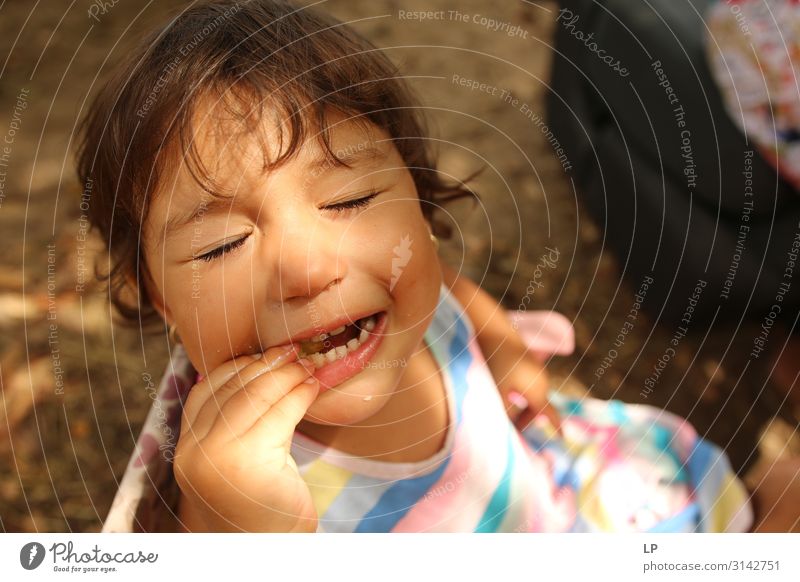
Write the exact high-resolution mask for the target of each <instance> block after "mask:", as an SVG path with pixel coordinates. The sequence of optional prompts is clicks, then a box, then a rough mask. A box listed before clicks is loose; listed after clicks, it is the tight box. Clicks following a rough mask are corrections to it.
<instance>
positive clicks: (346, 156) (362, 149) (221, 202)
mask: <svg viewBox="0 0 800 582" xmlns="http://www.w3.org/2000/svg"><path fill="white" fill-rule="evenodd" d="M333 153H334V155H335V159H334V158H332V157H331V155H330V154H329V153H327V152H326V155H321V156H319V157H317V159H315V160H313V161H312V162H311V163H310V164H309V166H308V167H309V171H310V174H311V177H312V178H313V179H316V178H319V177H321V176H323V175H325V174H327V173H329V172H331V171H333V170H336V169H341V168H342V167H343V166H344V168H345V169H350V168H353V167H356V166H359V165H369V164H375V163H378V162H382V161H384V160H385V159H386V158H387V157H388V154H387V153H386V152H385V151H383V150H381V149H380V148H377V147H375V146H374V145H363V143H359V144H356V145H348V146H346V147H344V148H341V149H339V150H336V151H334V152H333ZM203 190H204V191H208V192H212V191H211V190H206V189H205V188H204V189H203ZM235 201H236V197H235V196H226V195H223V194H220V193H217V192H213V197H211V198H203V199H202V200H201V201H200V202H199V203H198V204H197V206H195V207H194V208H193V209H192V210H191V212H190V213H189V214H187V215H178V216H173V217H171V218H169V219H168V220H167V222H166V224H165V225H164V236H165V238H169V237H170V236H171V235H173V234H175V233H176V232H177V231H178V230H180V229H182V228H184V227H186V226H187V225H189V224H191V223H192V222H195V221H197V220H198V218H201V217H203V216H205V215H207V214H219V213H220V212H222V211H229V210H231V209H232V208H233V206H235Z"/></svg>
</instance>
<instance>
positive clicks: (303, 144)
mask: <svg viewBox="0 0 800 582" xmlns="http://www.w3.org/2000/svg"><path fill="white" fill-rule="evenodd" d="M417 110H418V108H417V106H416V105H415V104H414V101H413V100H412V99H411V97H410V96H409V93H408V91H407V89H406V88H405V86H404V85H403V83H402V82H401V81H400V80H399V77H398V74H397V72H396V71H395V69H394V68H393V67H392V65H391V64H390V63H389V61H388V60H387V59H386V58H385V57H384V56H383V55H382V54H381V53H380V52H378V51H377V50H375V49H374V47H372V46H371V45H370V44H369V43H368V42H366V41H365V40H363V39H361V38H360V37H358V36H357V35H356V34H355V33H354V32H353V31H352V30H350V29H349V28H347V27H346V26H342V25H341V24H340V23H338V22H336V21H335V20H333V19H331V18H328V17H324V16H320V15H317V14H315V13H312V12H311V11H309V10H306V9H302V8H296V7H293V6H291V5H288V4H285V3H283V2H279V1H270V0H252V1H251V2H247V3H242V4H236V3H233V2H229V1H215V2H209V3H206V4H204V5H201V6H194V7H192V8H190V9H188V10H186V11H185V12H183V13H181V15H180V16H178V17H177V18H176V19H175V20H174V21H172V22H171V23H170V25H169V26H168V27H167V28H166V29H165V30H163V31H159V32H158V33H157V34H154V35H152V36H151V37H150V38H148V39H146V41H145V42H144V43H143V44H142V45H141V46H140V47H139V48H138V49H137V50H135V51H133V52H132V54H131V55H130V57H129V60H128V61H127V62H126V63H124V64H123V65H122V66H121V67H119V68H118V70H117V74H116V76H115V77H114V79H112V81H111V82H110V83H109V84H108V85H107V86H106V87H105V88H104V89H103V90H102V91H101V92H100V94H99V96H98V98H97V101H96V102H95V105H94V107H93V108H92V110H91V113H90V115H89V117H88V118H87V120H86V121H85V123H84V125H83V128H82V132H83V133H82V136H83V140H82V142H81V151H80V155H79V174H80V177H81V179H82V180H83V181H84V182H88V181H90V180H91V183H92V184H93V190H92V191H93V195H92V196H93V197H92V203H91V210H90V212H91V220H92V223H93V225H94V226H95V227H96V228H98V229H99V231H100V233H101V235H102V236H103V237H105V241H106V243H107V244H108V248H109V251H110V254H111V261H112V265H113V268H112V270H111V271H110V274H109V277H110V290H111V296H112V300H113V301H114V304H115V305H116V306H117V308H118V309H119V310H120V312H121V313H122V314H123V315H126V316H127V317H129V318H130V319H131V320H132V321H136V322H137V323H138V322H140V321H141V322H148V321H154V320H155V321H157V320H158V319H162V320H163V321H164V322H166V324H167V325H168V326H169V329H170V336H171V337H172V338H173V339H174V340H175V341H176V342H178V338H177V336H179V338H180V340H179V343H177V345H176V346H175V350H174V352H173V354H172V358H171V362H170V368H169V370H168V373H167V374H166V375H165V377H164V379H163V381H162V383H161V385H160V387H159V394H158V398H157V399H156V400H155V402H154V405H153V408H152V410H151V411H150V413H149V415H148V417H147V420H146V423H145V428H144V430H143V432H142V435H141V437H140V438H139V441H138V443H137V447H136V451H135V453H134V456H133V458H132V459H131V462H130V463H129V466H128V469H127V471H126V474H125V476H124V478H123V480H122V483H121V484H120V490H119V492H118V494H117V497H116V498H115V501H114V504H113V506H112V509H111V513H110V515H109V517H108V519H107V520H106V522H105V524H104V531H132V530H134V529H137V530H145V531H169V530H174V531H278V532H295V531H302V532H314V531H326V532H329V531H334V532H374V531H485V532H495V531H506V532H512V531H517V532H530V531H745V530H747V529H748V528H749V527H750V526H751V522H752V515H751V509H750V506H749V504H748V500H747V495H746V493H745V490H744V488H743V487H742V485H741V483H740V482H739V481H738V480H737V479H736V477H735V476H734V475H733V474H732V472H731V471H730V468H729V465H728V462H727V459H726V458H725V456H724V455H723V454H722V453H721V452H720V451H719V450H718V449H717V448H716V447H715V446H713V445H711V444H709V443H707V442H705V441H704V440H703V439H701V438H699V437H698V435H697V434H696V433H695V432H694V431H693V430H692V428H691V427H690V426H689V425H688V424H687V423H685V422H684V421H683V420H681V419H679V418H677V417H675V416H673V415H671V414H669V413H666V412H663V411H659V410H656V409H653V408H649V407H645V406H637V405H631V406H625V405H622V404H620V403H619V402H600V401H595V400H589V399H583V400H574V399H569V398H565V397H563V396H561V395H558V394H553V395H551V397H550V404H547V403H546V397H545V396H546V395H545V389H546V386H547V383H546V381H545V376H544V372H543V370H542V369H541V366H540V364H539V361H538V360H537V359H536V358H535V357H534V355H533V353H532V352H531V351H530V349H529V348H531V347H536V346H538V347H540V348H543V349H544V348H545V347H546V346H545V345H544V343H543V342H542V341H541V339H539V340H536V338H535V337H534V338H533V340H536V341H530V340H531V336H530V332H531V331H532V330H531V329H528V330H527V332H526V334H523V335H526V337H527V338H528V340H529V341H528V342H525V341H523V339H522V337H520V335H519V334H518V333H517V331H516V330H515V327H517V326H516V325H512V322H511V321H510V320H509V319H508V318H507V316H506V314H505V313H504V311H503V310H502V309H500V307H499V306H498V305H497V304H496V303H495V302H494V301H493V300H491V299H490V298H489V297H488V296H487V295H486V294H485V293H483V292H481V291H479V290H478V289H477V288H476V287H475V286H474V285H473V284H471V283H470V282H469V281H467V280H465V279H463V278H459V277H458V276H457V275H455V274H454V273H453V272H452V271H450V270H449V269H447V268H444V269H441V268H440V263H439V261H438V258H437V254H436V243H435V240H436V239H435V236H434V234H443V233H444V234H446V232H445V229H444V226H443V224H441V223H440V222H438V221H437V220H436V214H435V211H436V210H437V209H438V208H439V207H440V205H441V204H442V203H444V202H446V201H448V200H451V199H453V198H457V197H466V196H470V195H471V194H470V192H469V191H468V190H466V189H465V188H464V187H463V186H459V185H449V184H446V183H445V182H444V181H443V180H442V179H441V177H440V176H439V174H437V172H436V166H435V163H434V161H433V159H432V157H431V154H430V153H429V149H428V143H427V142H426V139H425V133H424V131H423V128H422V125H421V123H420V121H419V119H418V117H417ZM131 289H133V290H137V291H138V294H139V295H138V297H137V300H136V301H135V303H134V304H133V305H132V304H131V302H130V301H129V300H126V298H125V297H126V295H125V294H126V293H127V292H128V291H129V290H131ZM459 299H460V301H459ZM519 321H520V322H522V323H524V324H527V323H530V322H529V321H528V320H526V319H524V318H523V317H522V315H520V320H519ZM553 322H556V323H558V319H557V318H556V317H555V316H550V317H548V318H546V321H545V324H544V325H540V326H539V328H538V332H537V333H538V334H539V335H540V336H541V337H544V336H546V335H547V334H548V333H550V332H551V331H552V330H553V329H556V332H557V331H558V330H557V325H556V326H554V324H553ZM553 339H554V341H553V345H551V346H550V350H549V351H550V352H551V353H552V352H557V351H558V350H559V349H560V350H561V351H562V352H563V351H564V346H565V345H566V344H568V343H569V341H570V336H569V334H565V333H563V332H562V333H556V334H555V336H554V338H553ZM545 343H546V342H545ZM559 345H560V347H559ZM487 359H488V362H487ZM520 398H522V399H523V400H524V401H525V402H526V404H529V405H530V410H531V411H533V412H538V411H544V412H546V413H547V414H543V415H539V416H538V417H537V418H536V420H535V421H534V422H529V421H530V419H531V415H530V414H529V415H527V416H519V410H518V409H517V410H515V411H512V412H511V413H510V414H511V416H512V417H514V418H516V420H517V421H518V422H517V426H516V427H515V425H514V424H513V423H512V420H511V419H509V418H508V415H507V410H509V409H512V408H513V407H512V406H511V404H512V403H515V402H518V401H519V400H520ZM549 406H553V407H554V408H555V409H556V411H557V413H558V416H560V418H561V421H560V432H559V430H558V429H557V428H556V427H557V426H558V422H557V421H556V416H557V415H556V414H555V413H554V410H552V409H550V408H549ZM518 408H521V407H518ZM518 429H520V430H518Z"/></svg>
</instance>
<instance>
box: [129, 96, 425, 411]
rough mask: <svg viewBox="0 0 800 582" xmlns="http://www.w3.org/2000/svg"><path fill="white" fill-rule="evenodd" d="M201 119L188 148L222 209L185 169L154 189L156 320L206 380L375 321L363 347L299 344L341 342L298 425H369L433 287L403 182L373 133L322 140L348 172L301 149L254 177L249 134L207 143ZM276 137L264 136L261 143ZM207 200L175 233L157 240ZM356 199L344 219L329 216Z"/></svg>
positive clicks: (404, 174) (256, 159)
mask: <svg viewBox="0 0 800 582" xmlns="http://www.w3.org/2000/svg"><path fill="white" fill-rule="evenodd" d="M211 111H212V115H210V116H209V117H208V119H209V120H211V119H213V121H207V122H205V124H204V122H203V121H202V119H204V118H200V119H201V121H199V122H198V123H199V128H198V129H197V130H196V137H195V139H196V144H197V147H198V151H199V152H200V154H201V156H202V160H203V163H204V165H205V167H206V168H207V169H208V170H209V172H211V173H212V175H214V177H215V182H216V183H217V184H221V185H223V187H224V188H226V189H227V190H226V192H225V194H226V195H228V196H231V195H232V196H233V200H232V204H231V201H230V200H225V201H224V205H223V206H221V207H216V208H215V207H213V204H215V203H216V200H214V199H213V198H211V197H210V196H209V195H208V194H206V193H205V192H203V191H202V190H201V189H200V187H199V186H198V185H197V183H196V182H195V181H194V180H193V179H192V177H191V176H190V174H189V172H188V170H187V168H186V167H185V165H182V166H181V167H180V169H179V170H178V171H177V173H176V174H175V175H173V176H169V177H167V178H166V179H165V180H164V182H163V186H162V188H161V190H160V192H159V194H158V195H157V196H156V197H155V198H154V200H153V203H152V205H151V208H150V212H149V216H148V219H147V222H146V224H145V227H144V229H143V230H144V233H143V237H144V249H145V257H146V261H147V265H148V268H149V270H150V274H151V276H152V279H153V281H154V285H155V287H156V288H155V289H152V290H151V293H150V295H151V296H152V297H153V301H154V303H155V304H156V308H157V309H158V310H159V311H160V312H161V313H162V315H163V316H164V317H165V319H166V320H167V321H168V323H170V324H174V325H175V326H176V328H177V331H178V334H179V335H180V337H181V341H182V342H183V344H184V346H185V347H186V350H187V352H188V355H189V358H190V360H191V362H192V364H193V365H194V367H195V368H196V369H197V370H198V371H199V372H200V373H201V374H203V375H204V376H205V375H207V374H208V373H209V372H210V371H211V370H213V369H215V368H216V367H218V366H219V365H220V364H222V363H223V362H225V361H227V360H230V359H232V358H234V357H237V356H240V355H245V354H252V353H259V352H263V351H266V349H267V348H269V347H272V346H277V345H282V344H286V343H289V342H290V341H292V340H298V339H299V338H308V337H310V336H319V335H320V334H322V333H323V332H328V331H331V330H332V329H334V328H335V327H337V326H338V325H339V323H342V322H344V323H361V324H363V323H364V322H363V321H359V320H360V318H362V317H363V316H367V315H370V314H376V313H380V314H382V315H378V316H377V317H376V318H375V322H376V326H375V327H374V328H373V330H372V333H367V335H366V341H364V342H363V343H362V342H361V341H357V342H355V343H354V342H352V341H350V340H352V339H354V338H355V339H357V340H363V339H364V338H365V336H364V335H362V333H361V331H360V330H359V329H358V328H357V327H355V326H348V327H347V328H346V331H345V332H342V334H341V336H342V337H338V339H335V338H337V336H331V337H329V338H328V339H327V340H322V343H321V344H320V343H316V344H310V345H309V344H304V346H305V350H306V351H307V352H311V351H315V350H316V351H318V352H320V353H323V354H324V353H325V352H328V351H330V350H331V349H335V345H338V344H339V343H341V342H342V340H343V339H346V338H349V340H348V344H349V345H345V348H344V349H346V350H347V351H346V354H347V355H345V356H343V357H342V353H343V352H342V349H341V348H340V349H339V352H338V353H337V354H336V356H337V360H336V361H334V362H333V363H327V362H328V359H326V357H325V356H322V361H324V362H326V364H325V365H323V366H322V367H321V368H318V369H317V371H316V373H315V375H316V376H317V378H318V379H319V380H320V385H321V390H320V395H319V396H318V398H317V400H316V401H315V403H314V404H313V405H312V406H311V408H310V409H309V411H308V413H307V414H306V419H307V420H309V421H312V422H318V423H322V424H353V423H355V422H359V421H360V420H363V419H366V418H368V417H369V416H371V415H373V414H374V413H375V412H377V411H378V410H379V409H380V408H381V407H382V406H383V405H384V404H385V403H386V401H387V400H388V398H389V396H391V394H392V393H393V392H394V390H395V388H396V386H397V384H398V382H399V380H400V378H401V376H402V374H403V373H404V370H405V366H406V363H407V362H408V361H409V359H410V357H411V355H412V353H413V352H414V351H416V350H417V349H418V348H419V346H420V341H421V339H422V337H423V334H424V332H425V330H426V329H427V327H428V324H429V322H430V320H431V318H432V316H433V312H434V310H435V307H436V304H437V300H438V295H439V287H440V284H441V274H440V270H439V263H438V259H437V256H436V252H435V249H434V248H433V245H432V244H431V241H430V236H429V235H430V232H429V229H428V225H427V223H426V221H425V220H424V218H423V214H422V211H421V208H420V202H419V199H418V196H417V191H416V188H415V186H414V182H413V180H412V178H411V175H410V173H409V171H408V169H407V168H406V167H405V165H404V163H403V160H402V158H401V156H400V155H399V153H398V152H397V150H396V149H395V148H394V146H393V145H392V143H391V141H389V140H388V136H387V135H386V134H385V133H383V132H382V131H381V130H379V129H378V128H377V127H374V126H373V127H371V128H370V130H369V131H368V132H367V131H364V129H363V128H359V127H358V126H357V125H355V124H354V123H342V124H339V125H336V126H335V127H334V128H333V129H332V132H331V143H332V150H333V151H334V152H335V153H336V154H337V156H338V157H340V158H345V159H347V161H348V163H349V165H350V166H351V167H350V168H347V167H343V166H338V165H334V164H332V163H330V162H326V161H325V158H324V157H323V152H322V149H321V147H320V146H319V145H318V143H317V140H316V139H314V138H312V139H310V140H308V141H307V142H306V144H305V145H304V146H303V147H301V148H300V150H299V152H298V153H297V155H296V156H294V157H293V158H291V159H290V160H288V161H287V162H286V163H284V164H283V165H281V166H279V167H278V168H276V169H275V170H272V171H270V172H262V165H263V156H262V154H261V150H260V148H259V147H258V144H257V143H256V142H255V140H254V138H253V135H252V134H249V135H247V136H245V137H242V136H241V134H240V135H239V136H237V135H235V134H234V133H232V132H228V131H226V132H219V131H218V127H219V126H218V124H217V121H216V119H214V116H213V111H214V110H213V109H212V110H211ZM335 121H337V119H334V120H332V123H335ZM265 125H266V124H265ZM211 128H214V131H209V130H210V129H211ZM229 136H232V137H229ZM275 136H276V132H275V130H274V129H270V128H269V127H265V128H264V134H263V137H262V139H265V140H266V141H267V143H268V144H274V143H275V141H276V137H275ZM268 147H272V146H268ZM214 172H216V174H214ZM373 193H377V195H375V196H374V197H372V198H369V196H371V195H372V194H373ZM209 200H213V202H211V203H208V204H206V205H205V207H204V208H203V211H201V213H200V214H197V215H195V216H194V217H193V218H189V219H188V221H185V222H184V223H183V225H182V226H181V225H180V224H178V225H177V226H175V227H171V226H170V227H166V225H168V224H172V223H173V222H176V221H178V222H179V221H180V220H181V219H186V218H187V217H191V216H192V213H193V211H194V210H195V209H196V208H197V207H198V205H199V204H200V202H201V201H206V202H208V201H209ZM357 200H359V201H360V202H358V203H357V205H351V207H350V208H347V207H346V206H338V207H337V206H336V205H337V204H345V203H348V202H352V201H357ZM224 245H227V252H225V253H223V250H224ZM209 253H211V254H209ZM201 256H202V258H200V257H201ZM384 326H385V327H384ZM366 327H367V329H369V325H368V324H367V325H366ZM334 340H335V341H334ZM317 341H319V338H317ZM332 355H333V354H329V355H328V358H330V357H331V356H332ZM318 358H319V357H318Z"/></svg>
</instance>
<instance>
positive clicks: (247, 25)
mask: <svg viewBox="0 0 800 582" xmlns="http://www.w3.org/2000/svg"><path fill="white" fill-rule="evenodd" d="M209 93H212V94H213V96H214V97H215V98H216V97H219V98H222V99H223V101H224V103H225V107H226V114H227V113H230V116H231V117H230V118H231V119H233V120H235V121H238V122H240V123H241V124H242V127H243V128H244V129H245V130H246V131H248V132H251V131H253V130H254V129H255V128H257V127H258V124H259V123H260V121H261V118H262V115H263V114H264V109H265V105H264V104H265V103H268V104H269V106H270V108H271V110H270V114H274V113H275V112H277V113H278V115H279V116H281V117H282V118H283V119H284V120H285V121H284V122H283V123H281V126H282V127H283V130H284V133H285V135H283V134H282V135H281V139H280V145H281V147H280V148H279V149H280V154H279V155H278V157H277V158H276V159H272V160H269V161H267V158H266V153H265V168H269V167H275V166H277V165H279V164H281V163H282V162H284V161H285V160H287V159H289V158H290V157H291V156H293V155H294V154H295V153H296V152H297V151H298V149H299V148H300V147H301V146H302V144H303V143H304V142H305V140H306V139H308V138H309V137H310V136H316V137H317V139H318V140H320V142H321V143H322V145H323V149H324V151H325V152H326V153H327V155H328V156H329V157H330V160H331V162H332V163H341V162H340V161H339V160H338V159H337V157H336V155H335V154H334V153H333V152H332V151H331V146H330V143H329V132H328V130H327V127H328V126H327V122H326V119H327V117H329V116H330V113H331V111H339V112H343V113H345V114H347V115H348V116H351V117H352V118H353V119H355V120H356V121H357V122H360V123H365V124H366V123H371V124H374V125H375V126H378V127H380V128H382V129H383V130H384V131H386V132H387V133H388V134H389V136H390V137H391V139H392V140H393V142H394V144H395V146H396V147H397V149H398V151H399V153H400V155H401V156H402V158H403V160H404V162H405V164H406V166H407V167H408V168H409V171H410V172H411V175H412V177H413V180H414V182H415V185H416V188H417V192H418V194H419V196H420V203H421V205H422V211H423V213H424V216H425V218H426V219H427V220H428V222H429V223H430V224H431V227H432V229H433V232H434V234H437V235H440V236H444V237H448V236H449V235H450V229H449V228H448V227H447V225H445V224H444V222H440V221H438V220H437V219H436V218H435V217H434V213H435V210H436V208H437V207H438V206H439V205H441V204H443V203H445V202H447V201H449V200H452V199H455V198H461V197H472V198H473V200H475V199H476V194H475V193H473V192H472V191H471V190H470V189H469V188H467V187H466V186H465V182H466V181H467V180H469V178H468V179H467V180H465V181H464V182H462V183H448V182H446V181H445V180H443V179H442V177H441V176H440V174H439V173H438V172H437V171H436V165H435V163H434V159H433V154H432V153H431V151H430V144H429V142H428V140H427V139H426V127H425V123H424V119H423V117H422V115H421V108H420V106H419V105H418V102H417V100H416V99H415V98H414V96H413V95H412V94H411V92H410V90H409V88H408V87H407V86H406V84H405V82H404V80H403V79H402V77H401V75H400V74H399V73H398V71H397V69H396V67H395V66H394V65H392V63H391V62H390V61H389V60H388V58H386V56H385V55H384V54H383V53H382V52H381V51H380V50H379V49H377V48H376V47H375V46H374V45H372V44H371V43H370V42H369V41H367V40H366V39H364V38H362V37H361V36H359V35H358V34H357V33H356V32H355V31H353V30H352V29H351V28H349V27H348V26H346V25H344V24H342V23H341V22H339V21H337V20H336V19H334V18H332V17H329V16H326V15H322V14H319V13H317V12H313V11H311V10H308V9H306V8H300V7H296V6H293V5H291V4H289V3H287V2H284V1H282V0H251V1H249V2H241V3H240V2H233V1H230V0H215V1H210V2H205V3H203V4H200V5H194V6H191V7H189V8H188V9H186V10H184V11H182V12H180V13H179V14H177V15H176V16H175V17H174V18H173V19H172V20H171V21H170V22H169V23H168V24H167V25H166V26H164V27H163V28H162V29H159V30H156V31H154V32H152V33H151V34H150V35H149V36H148V37H146V38H145V39H143V41H142V42H140V43H139V44H138V46H136V47H135V48H134V49H133V50H132V51H131V52H130V53H129V54H128V55H127V58H126V59H125V60H124V62H122V63H121V64H120V65H119V66H118V67H116V69H115V74H113V76H112V77H111V78H110V79H109V80H108V81H107V82H106V84H105V85H104V86H103V87H102V88H101V90H100V91H99V92H98V94H97V95H96V97H95V99H94V102H93V104H92V105H91V107H90V108H89V112H88V114H87V115H86V116H85V117H84V118H83V119H82V120H81V124H80V127H79V140H78V155H77V171H78V176H79V178H80V180H81V183H83V184H86V185H90V186H91V202H90V208H89V211H88V215H89V221H90V223H91V225H92V227H93V228H94V227H96V228H97V229H98V230H99V232H100V235H101V236H102V238H103V241H104V242H105V244H106V248H107V251H108V254H109V265H110V268H109V269H108V271H107V272H105V273H101V272H100V271H99V269H97V268H96V269H95V272H96V276H97V277H98V278H99V279H100V280H101V281H106V280H107V281H108V292H109V297H110V300H111V302H112V304H113V305H114V307H115V308H116V310H117V312H118V313H119V314H120V315H121V316H122V317H123V323H130V324H136V325H143V324H148V323H151V322H154V321H155V320H160V317H159V315H158V313H157V312H156V310H155V309H154V308H153V306H152V304H151V302H150V299H149V297H148V294H147V285H141V283H142V282H145V283H147V282H148V281H149V279H148V278H147V277H149V275H148V271H147V266H146V263H145V258H144V254H143V252H142V250H141V245H140V244H139V240H140V233H141V229H142V226H143V224H144V223H145V219H146V217H147V213H148V208H149V205H150V202H151V200H152V197H153V196H154V194H155V192H156V191H157V187H158V185H159V184H160V182H161V180H162V179H164V178H165V177H166V176H167V172H168V171H169V170H168V167H169V164H170V163H171V162H172V161H174V160H175V159H179V158H176V156H183V158H184V159H185V160H186V162H187V166H188V168H189V171H190V172H191V174H192V176H193V178H194V179H195V180H196V181H197V183H198V184H199V185H200V186H201V188H203V190H205V191H207V192H209V193H210V194H211V195H212V196H213V195H215V192H217V191H219V189H218V188H216V187H214V186H213V185H211V184H212V181H211V179H210V177H209V175H208V172H207V171H206V168H204V166H203V164H202V162H201V160H200V157H199V155H198V153H197V151H196V148H195V144H194V143H193V142H192V139H191V136H192V127H191V119H192V113H193V111H194V109H195V107H196V106H197V103H198V102H199V101H200V99H201V98H202V97H203V96H205V95H208V94H209ZM263 151H265V152H266V148H265V147H264V148H263ZM134 282H135V283H134ZM131 291H133V292H134V294H133V297H136V299H135V300H131V297H132V295H131V293H130V292H131Z"/></svg>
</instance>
